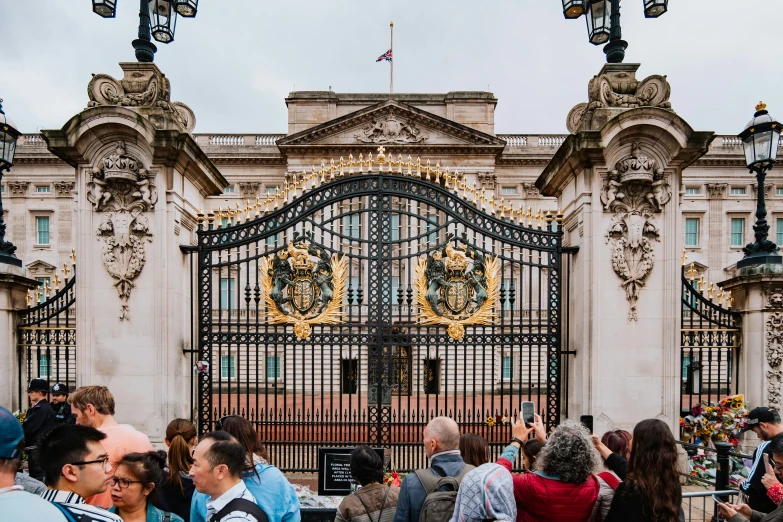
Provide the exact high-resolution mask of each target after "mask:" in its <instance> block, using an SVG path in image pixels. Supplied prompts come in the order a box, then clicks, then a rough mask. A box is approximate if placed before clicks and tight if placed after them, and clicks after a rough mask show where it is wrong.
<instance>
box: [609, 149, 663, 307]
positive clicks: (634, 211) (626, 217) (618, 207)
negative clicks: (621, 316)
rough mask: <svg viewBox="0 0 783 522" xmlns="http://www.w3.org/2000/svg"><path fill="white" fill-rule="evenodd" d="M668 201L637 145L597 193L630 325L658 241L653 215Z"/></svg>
mask: <svg viewBox="0 0 783 522" xmlns="http://www.w3.org/2000/svg"><path fill="white" fill-rule="evenodd" d="M670 199H671V186H670V185H669V184H668V183H667V182H666V179H665V177H664V173H663V169H661V168H659V166H658V165H657V162H656V161H655V160H654V159H651V158H649V157H647V156H645V155H644V154H642V153H641V151H640V147H639V144H638V143H634V144H633V145H632V146H631V155H630V156H628V157H627V158H624V159H622V160H620V161H618V162H617V164H616V165H615V169H614V170H612V171H611V172H609V174H608V176H607V178H606V180H605V181H604V186H603V188H602V189H601V202H602V203H603V205H604V211H606V212H613V213H614V215H613V216H612V221H611V224H610V226H609V230H608V231H607V233H606V242H607V243H608V244H609V245H610V248H611V250H612V269H614V271H615V273H616V274H617V275H618V276H620V278H621V279H622V280H623V283H622V286H623V288H624V289H625V296H626V298H627V299H628V302H629V303H630V305H631V310H630V311H629V313H628V319H629V320H630V321H635V320H637V314H636V302H637V300H638V299H639V292H640V291H641V289H642V288H644V285H645V279H646V278H647V276H648V275H650V272H652V269H653V265H654V263H655V254H654V253H653V248H652V243H653V242H654V241H659V240H660V231H659V230H658V227H657V226H656V225H655V223H654V221H653V215H654V214H656V213H658V212H660V211H661V210H662V209H663V206H664V205H666V203H668V202H669V200H670Z"/></svg>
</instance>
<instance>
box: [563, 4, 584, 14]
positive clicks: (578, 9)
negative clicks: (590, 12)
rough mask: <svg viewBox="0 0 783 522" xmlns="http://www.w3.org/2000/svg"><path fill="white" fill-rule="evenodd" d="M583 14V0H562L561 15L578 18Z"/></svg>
mask: <svg viewBox="0 0 783 522" xmlns="http://www.w3.org/2000/svg"><path fill="white" fill-rule="evenodd" d="M583 14H585V0H563V16H565V17H566V18H579V17H580V16H582V15H583Z"/></svg>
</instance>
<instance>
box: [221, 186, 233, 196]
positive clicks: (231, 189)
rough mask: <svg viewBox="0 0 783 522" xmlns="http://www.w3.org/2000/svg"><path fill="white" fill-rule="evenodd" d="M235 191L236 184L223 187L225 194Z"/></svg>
mask: <svg viewBox="0 0 783 522" xmlns="http://www.w3.org/2000/svg"><path fill="white" fill-rule="evenodd" d="M233 193H234V186H233V185H232V186H230V187H226V188H224V189H223V194H233Z"/></svg>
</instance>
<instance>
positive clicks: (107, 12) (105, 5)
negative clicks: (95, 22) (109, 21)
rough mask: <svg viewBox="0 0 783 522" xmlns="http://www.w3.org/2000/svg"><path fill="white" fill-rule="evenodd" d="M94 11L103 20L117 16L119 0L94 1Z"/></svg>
mask: <svg viewBox="0 0 783 522" xmlns="http://www.w3.org/2000/svg"><path fill="white" fill-rule="evenodd" d="M92 11H93V12H94V13H95V14H97V15H98V16H101V17H103V18H114V17H115V16H117V0H92Z"/></svg>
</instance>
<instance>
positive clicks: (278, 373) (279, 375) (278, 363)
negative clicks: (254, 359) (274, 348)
mask: <svg viewBox="0 0 783 522" xmlns="http://www.w3.org/2000/svg"><path fill="white" fill-rule="evenodd" d="M270 359H276V361H275V362H274V363H273V364H272V367H273V369H274V370H275V372H274V373H275V375H273V376H270V375H269V369H270V362H269V360H270ZM282 359H283V358H282V357H281V356H280V354H278V355H267V356H266V357H265V359H264V361H265V362H264V375H265V376H266V380H267V381H268V382H275V381H278V380H280V379H281V378H282V375H283V372H282V370H281V366H282Z"/></svg>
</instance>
